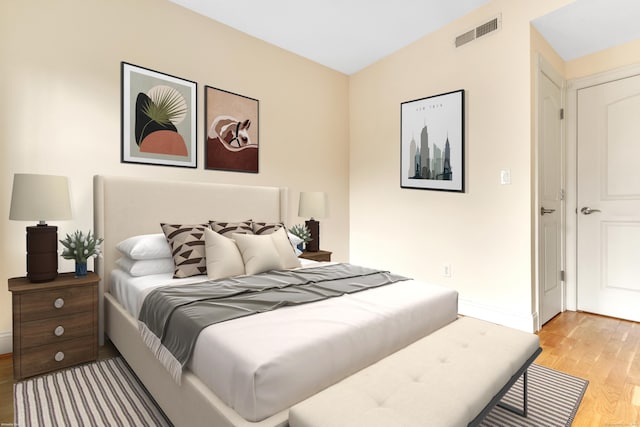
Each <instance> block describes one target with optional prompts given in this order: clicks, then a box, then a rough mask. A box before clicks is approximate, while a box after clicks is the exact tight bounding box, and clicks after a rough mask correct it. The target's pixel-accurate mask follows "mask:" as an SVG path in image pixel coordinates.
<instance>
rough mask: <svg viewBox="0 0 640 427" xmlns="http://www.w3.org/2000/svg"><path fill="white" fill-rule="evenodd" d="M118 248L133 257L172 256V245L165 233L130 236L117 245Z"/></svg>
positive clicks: (127, 255) (154, 257)
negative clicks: (170, 245)
mask: <svg viewBox="0 0 640 427" xmlns="http://www.w3.org/2000/svg"><path fill="white" fill-rule="evenodd" d="M116 249H117V250H119V251H120V252H121V253H122V254H123V255H125V256H126V257H128V258H131V259H157V258H171V256H172V255H171V247H169V243H168V242H167V238H166V237H164V234H163V233H158V234H141V235H139V236H133V237H129V238H128V239H125V240H123V241H122V242H120V243H118V244H117V245H116Z"/></svg>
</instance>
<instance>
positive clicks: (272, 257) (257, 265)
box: [232, 233, 284, 275]
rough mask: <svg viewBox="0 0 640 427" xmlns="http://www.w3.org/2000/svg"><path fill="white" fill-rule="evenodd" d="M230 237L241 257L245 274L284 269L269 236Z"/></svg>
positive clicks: (234, 235) (246, 235)
mask: <svg viewBox="0 0 640 427" xmlns="http://www.w3.org/2000/svg"><path fill="white" fill-rule="evenodd" d="M232 236H233V238H234V239H235V241H236V245H237V246H238V249H239V250H240V254H241V255H242V260H243V261H244V270H245V273H246V274H249V275H251V274H258V273H262V272H264V271H269V270H282V269H283V268H284V267H283V266H282V262H281V261H280V253H279V252H278V249H277V248H276V245H275V244H274V242H273V239H272V238H271V235H270V234H267V235H262V236H260V235H254V234H238V233H233V234H232Z"/></svg>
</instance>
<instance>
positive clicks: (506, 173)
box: [500, 169, 511, 185]
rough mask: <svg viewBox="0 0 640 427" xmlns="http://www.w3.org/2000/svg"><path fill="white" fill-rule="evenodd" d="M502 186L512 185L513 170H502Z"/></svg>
mask: <svg viewBox="0 0 640 427" xmlns="http://www.w3.org/2000/svg"><path fill="white" fill-rule="evenodd" d="M500 184H502V185H506V184H511V169H502V170H501V171H500Z"/></svg>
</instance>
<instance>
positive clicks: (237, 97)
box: [204, 85, 260, 173]
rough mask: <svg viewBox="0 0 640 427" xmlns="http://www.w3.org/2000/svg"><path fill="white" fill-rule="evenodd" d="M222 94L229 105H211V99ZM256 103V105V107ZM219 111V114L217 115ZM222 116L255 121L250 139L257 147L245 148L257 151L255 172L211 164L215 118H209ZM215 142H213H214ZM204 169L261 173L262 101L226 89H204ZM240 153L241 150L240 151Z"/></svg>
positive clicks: (251, 128) (251, 127)
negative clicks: (212, 126)
mask: <svg viewBox="0 0 640 427" xmlns="http://www.w3.org/2000/svg"><path fill="white" fill-rule="evenodd" d="M216 92H217V93H218V94H220V96H223V97H228V98H229V99H228V100H229V101H230V102H229V103H228V104H226V105H224V106H222V107H221V106H220V105H215V106H213V105H210V97H213V95H214V94H215V93H216ZM254 103H255V105H254ZM216 111H217V113H216ZM216 114H222V115H226V116H231V117H236V118H238V120H240V121H242V120H246V119H247V118H249V119H251V120H253V121H255V123H253V121H252V122H251V125H250V126H249V129H250V130H249V133H250V135H252V137H251V138H250V140H251V142H252V144H250V145H255V147H253V148H245V151H246V150H249V149H250V150H253V149H255V150H256V161H255V162H256V163H255V170H252V169H250V168H247V167H244V168H243V167H233V166H229V165H212V164H210V162H209V154H210V153H209V150H210V148H209V147H210V141H209V129H210V127H211V125H212V124H213V121H214V120H213V117H211V118H210V117H209V116H210V115H216ZM212 141H213V140H212ZM204 147H205V148H204V153H205V154H204V169H208V170H220V171H227V172H244V173H259V172H260V101H259V100H258V99H255V98H251V97H250V96H246V95H241V94H239V93H235V92H231V91H228V90H225V89H220V88H217V87H213V86H207V85H205V87H204ZM238 151H240V150H238Z"/></svg>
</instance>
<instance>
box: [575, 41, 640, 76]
mask: <svg viewBox="0 0 640 427" xmlns="http://www.w3.org/2000/svg"><path fill="white" fill-rule="evenodd" d="M638 63H640V39H638V40H634V41H631V42H628V43H624V44H622V45H620V46H616V47H612V48H610V49H606V50H603V51H600V52H596V53H593V54H591V55H585V56H583V57H581V58H577V59H574V60H571V61H567V63H566V72H565V78H566V79H567V80H571V79H577V78H580V77H586V76H590V75H593V74H597V73H601V72H603V71H609V70H613V69H616V68H621V67H625V66H629V65H637V64H638Z"/></svg>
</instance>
